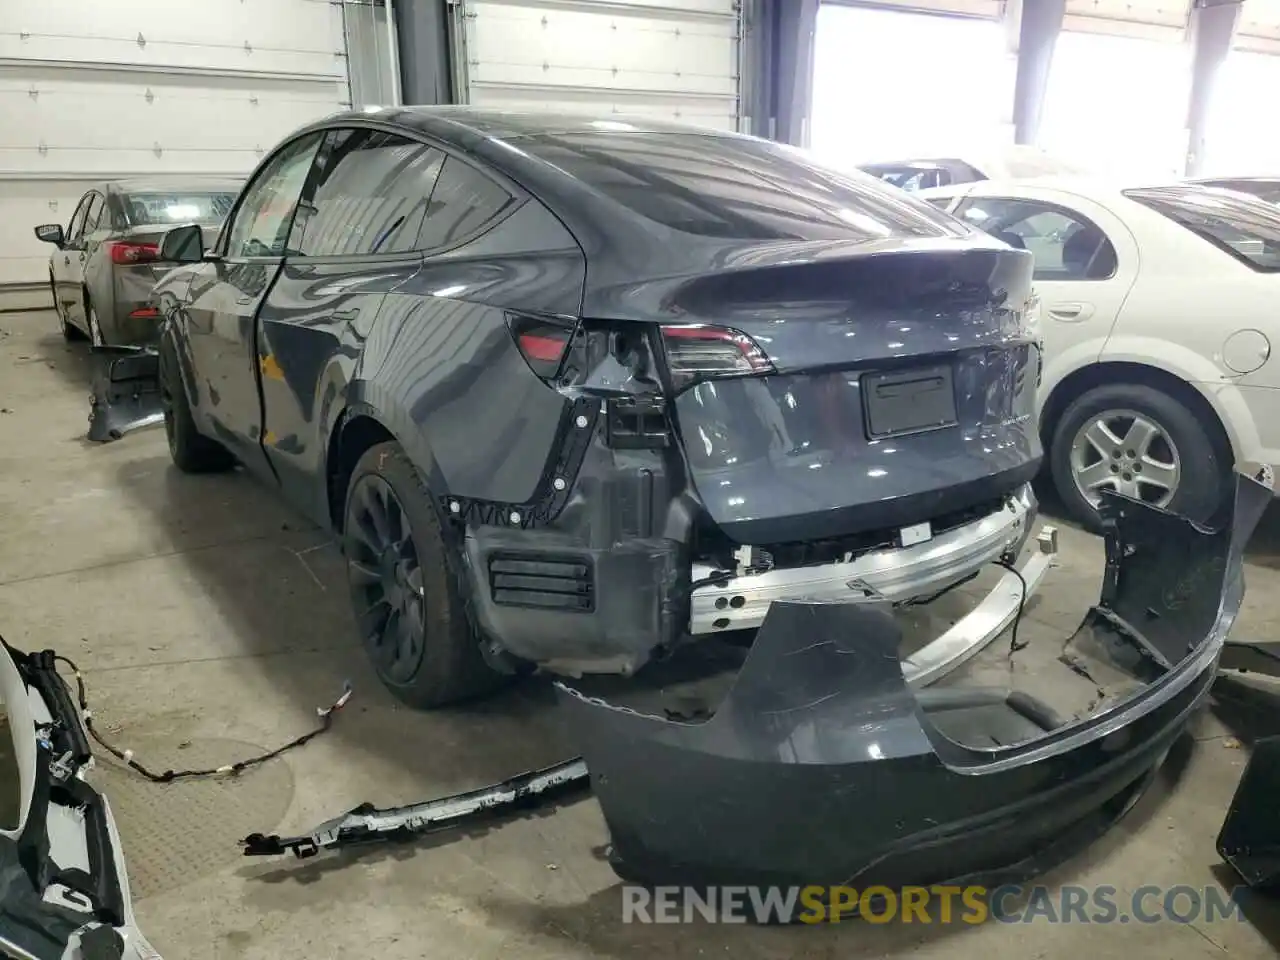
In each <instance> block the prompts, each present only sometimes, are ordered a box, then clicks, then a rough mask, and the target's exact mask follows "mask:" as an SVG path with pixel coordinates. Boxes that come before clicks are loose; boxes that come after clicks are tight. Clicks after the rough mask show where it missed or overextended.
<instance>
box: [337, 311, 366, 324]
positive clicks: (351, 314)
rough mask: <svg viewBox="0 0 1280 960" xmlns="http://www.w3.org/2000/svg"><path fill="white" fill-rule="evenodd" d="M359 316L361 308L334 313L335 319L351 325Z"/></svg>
mask: <svg viewBox="0 0 1280 960" xmlns="http://www.w3.org/2000/svg"><path fill="white" fill-rule="evenodd" d="M358 316H360V308H359V307H353V308H351V309H350V310H335V311H334V312H333V319H335V320H341V321H342V322H343V323H350V322H351V321H352V320H354V319H355V318H356V317H358Z"/></svg>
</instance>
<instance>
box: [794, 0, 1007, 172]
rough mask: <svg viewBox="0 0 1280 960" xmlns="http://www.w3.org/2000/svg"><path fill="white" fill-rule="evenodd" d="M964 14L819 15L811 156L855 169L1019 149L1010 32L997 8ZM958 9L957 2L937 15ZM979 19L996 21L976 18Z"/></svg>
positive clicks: (973, 6) (828, 10) (865, 11)
mask: <svg viewBox="0 0 1280 960" xmlns="http://www.w3.org/2000/svg"><path fill="white" fill-rule="evenodd" d="M966 6H967V7H969V8H970V9H969V10H968V11H967V12H968V13H969V14H970V15H968V16H963V17H961V16H937V15H926V14H923V13H914V12H903V11H899V10H890V9H879V8H874V9H873V8H862V7H846V6H840V5H835V4H823V5H822V6H820V7H819V8H818V23H817V27H816V36H815V39H814V54H813V118H812V121H811V124H810V126H811V130H810V137H809V144H810V147H811V148H812V150H813V152H814V153H815V154H817V155H818V156H820V157H822V158H823V159H825V160H826V161H827V162H828V163H831V164H832V165H834V166H850V165H854V164H859V163H869V162H873V161H877V160H898V159H902V158H907V157H927V156H938V155H942V156H956V155H957V153H958V154H960V155H963V154H965V153H966V152H979V153H985V152H987V151H988V150H990V149H992V148H995V147H1000V146H1003V145H1004V144H1007V143H1011V142H1012V141H1013V125H1012V121H1013V88H1014V80H1015V78H1016V72H1017V62H1016V59H1015V57H1014V54H1013V53H1012V52H1011V51H1010V48H1009V41H1008V36H1007V31H1006V28H1005V26H1004V25H1003V24H1002V23H1000V22H999V21H998V20H996V19H994V17H995V16H996V15H997V14H998V13H999V8H998V6H997V5H994V4H988V5H986V6H983V5H981V4H977V3H970V4H967V5H966ZM959 7H960V4H959V3H956V2H954V0H953V2H950V3H946V4H943V3H938V4H936V5H935V6H934V9H938V10H943V9H945V10H947V11H948V12H954V11H955V10H956V9H958V8H959ZM979 12H981V13H984V14H989V15H990V16H974V15H973V14H974V13H979ZM905 50H909V51H911V52H910V55H909V56H904V55H903V51H905Z"/></svg>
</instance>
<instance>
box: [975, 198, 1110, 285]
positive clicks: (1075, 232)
mask: <svg viewBox="0 0 1280 960" xmlns="http://www.w3.org/2000/svg"><path fill="white" fill-rule="evenodd" d="M955 215H956V216H957V217H960V218H961V219H963V220H965V221H966V222H967V223H969V224H970V225H972V226H974V227H977V228H978V229H980V230H983V231H985V232H987V233H989V234H991V235H992V236H993V237H995V238H996V239H997V240H1001V241H1003V242H1004V243H1007V244H1008V245H1009V246H1011V247H1014V248H1015V249H1018V250H1029V251H1031V253H1032V254H1033V255H1034V256H1035V274H1034V278H1035V279H1036V280H1107V279H1109V278H1111V277H1113V276H1115V272H1116V248H1115V246H1114V245H1113V244H1112V243H1111V240H1110V239H1108V237H1107V235H1106V234H1105V233H1104V232H1103V231H1102V228H1100V227H1099V226H1098V225H1097V224H1095V223H1094V222H1093V221H1092V220H1090V219H1089V218H1088V217H1086V216H1084V215H1083V214H1080V213H1077V212H1075V211H1074V210H1068V209H1066V208H1064V207H1060V206H1057V205H1055V204H1049V203H1042V202H1040V201H1037V200H1013V199H1006V198H1003V197H1001V198H994V197H975V198H972V199H969V200H965V201H964V202H962V203H961V204H960V206H959V207H958V208H957V209H956V212H955Z"/></svg>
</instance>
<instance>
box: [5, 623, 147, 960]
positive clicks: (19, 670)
mask: <svg viewBox="0 0 1280 960" xmlns="http://www.w3.org/2000/svg"><path fill="white" fill-rule="evenodd" d="M54 660H55V658H54V655H53V654H52V653H49V652H44V653H37V654H25V653H21V652H19V651H17V650H14V649H13V648H12V647H10V646H8V645H7V644H5V643H4V641H3V640H0V706H2V707H3V710H4V713H5V715H7V723H6V724H0V735H3V736H6V737H10V736H11V737H12V750H11V754H10V749H9V744H7V743H6V744H5V745H4V748H2V749H0V762H5V763H6V766H12V767H14V768H16V776H14V775H13V772H12V771H11V770H6V771H5V779H6V780H8V781H9V782H6V783H4V784H3V785H2V790H0V814H3V819H2V820H0V955H5V956H13V957H16V958H19V960H156V958H158V956H159V955H158V954H157V953H156V952H155V951H154V950H153V949H152V948H151V946H150V945H149V944H148V943H147V941H146V939H145V938H144V937H143V936H142V934H141V933H140V932H139V931H138V929H137V926H136V925H135V923H134V917H133V907H132V903H131V899H130V894H129V880H128V877H127V875H126V873H125V867H124V860H123V857H122V854H121V848H120V836H119V834H118V832H117V831H116V827H115V822H114V821H113V819H112V816H111V808H110V806H109V805H108V804H107V800H106V798H105V797H103V796H102V795H101V794H100V793H98V791H97V790H95V789H94V788H93V787H92V786H90V785H89V783H88V782H87V780H86V779H85V774H86V772H87V770H88V769H89V767H90V765H91V763H92V755H91V753H90V750H89V738H88V734H87V732H86V729H85V726H84V723H83V721H82V718H81V712H80V710H79V709H78V707H77V706H76V703H75V701H74V700H73V699H72V696H71V693H70V691H69V690H68V689H67V687H66V685H65V684H64V683H63V681H62V678H61V677H60V676H59V675H58V673H57V670H56V669H55V665H54ZM5 754H10V755H9V756H5Z"/></svg>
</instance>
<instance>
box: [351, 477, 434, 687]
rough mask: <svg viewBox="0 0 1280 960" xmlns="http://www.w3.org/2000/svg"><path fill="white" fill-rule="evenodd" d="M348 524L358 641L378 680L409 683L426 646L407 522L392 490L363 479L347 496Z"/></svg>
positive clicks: (418, 572)
mask: <svg viewBox="0 0 1280 960" xmlns="http://www.w3.org/2000/svg"><path fill="white" fill-rule="evenodd" d="M347 524H348V534H349V536H348V539H347V543H348V548H349V554H348V558H347V579H348V582H349V583H350V585H351V595H352V599H353V601H354V602H355V608H356V610H357V616H358V619H359V625H360V633H361V636H363V637H364V640H365V645H366V647H367V648H368V650H369V654H370V656H371V657H372V658H373V662H374V665H375V667H376V668H377V670H378V672H379V674H381V675H382V677H383V678H384V679H386V680H389V681H391V682H392V683H401V684H402V683H408V682H409V681H410V680H411V679H412V678H413V677H414V675H415V674H416V673H417V672H418V668H419V666H420V664H421V662H422V654H423V650H424V648H425V646H426V590H425V584H424V581H423V574H422V565H421V563H420V562H419V559H418V551H417V548H416V547H415V546H414V543H413V533H412V531H411V530H410V529H409V518H408V517H407V516H406V515H405V512H404V508H403V507H402V506H401V504H400V500H399V498H398V497H397V496H396V494H395V491H394V490H392V489H391V485H390V484H388V483H387V482H386V481H385V480H383V479H382V478H381V477H378V476H374V475H368V476H365V477H362V478H360V480H358V481H357V482H356V486H355V488H354V489H353V490H352V491H351V499H350V506H349V507H348V514H347Z"/></svg>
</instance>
